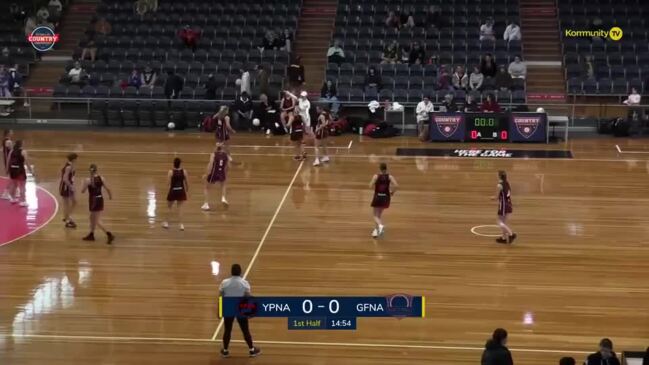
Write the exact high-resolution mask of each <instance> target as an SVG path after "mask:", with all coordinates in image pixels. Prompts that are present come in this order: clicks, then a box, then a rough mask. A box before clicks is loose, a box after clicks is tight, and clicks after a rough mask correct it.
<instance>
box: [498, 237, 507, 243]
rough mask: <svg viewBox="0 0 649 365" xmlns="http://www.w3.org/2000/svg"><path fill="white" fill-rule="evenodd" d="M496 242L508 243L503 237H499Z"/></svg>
mask: <svg viewBox="0 0 649 365" xmlns="http://www.w3.org/2000/svg"><path fill="white" fill-rule="evenodd" d="M496 242H498V243H507V240H506V239H504V238H502V237H498V238H496Z"/></svg>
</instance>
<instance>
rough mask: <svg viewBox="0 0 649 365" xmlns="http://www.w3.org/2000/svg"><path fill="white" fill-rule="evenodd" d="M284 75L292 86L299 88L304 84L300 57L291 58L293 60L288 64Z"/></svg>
mask: <svg viewBox="0 0 649 365" xmlns="http://www.w3.org/2000/svg"><path fill="white" fill-rule="evenodd" d="M286 75H287V76H288V81H289V84H290V85H291V87H292V88H299V87H301V86H302V85H304V83H305V82H306V80H305V79H304V66H303V65H302V57H300V56H296V57H295V58H294V59H293V62H291V64H290V65H289V66H288V70H287V72H286Z"/></svg>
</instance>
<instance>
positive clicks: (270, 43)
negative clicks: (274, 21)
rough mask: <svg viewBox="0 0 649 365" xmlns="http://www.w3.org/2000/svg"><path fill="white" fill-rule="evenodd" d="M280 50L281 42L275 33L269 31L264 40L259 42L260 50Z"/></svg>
mask: <svg viewBox="0 0 649 365" xmlns="http://www.w3.org/2000/svg"><path fill="white" fill-rule="evenodd" d="M280 48H282V41H281V40H280V39H279V38H278V37H277V35H276V34H275V32H273V31H271V30H269V31H267V32H266V34H264V39H263V40H262V41H261V46H260V47H259V49H260V50H264V51H269V50H273V49H275V50H277V49H280Z"/></svg>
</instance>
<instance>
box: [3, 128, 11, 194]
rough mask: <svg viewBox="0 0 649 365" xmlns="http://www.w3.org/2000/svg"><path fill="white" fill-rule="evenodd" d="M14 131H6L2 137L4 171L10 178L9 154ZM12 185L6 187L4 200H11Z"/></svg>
mask: <svg viewBox="0 0 649 365" xmlns="http://www.w3.org/2000/svg"><path fill="white" fill-rule="evenodd" d="M13 135H14V131H12V130H11V129H5V130H4V133H3V135H2V171H3V172H4V173H5V174H6V175H7V177H8V176H9V153H10V152H11V149H12V148H13V141H12V140H11V138H13ZM10 186H11V184H7V186H5V189H4V191H3V192H2V199H5V200H9V199H10V198H11V196H10V195H9V187H10Z"/></svg>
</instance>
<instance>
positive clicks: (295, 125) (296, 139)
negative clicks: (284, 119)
mask: <svg viewBox="0 0 649 365" xmlns="http://www.w3.org/2000/svg"><path fill="white" fill-rule="evenodd" d="M288 128H289V136H290V137H289V138H290V139H291V143H293V148H294V149H295V156H294V157H293V159H294V160H296V161H302V160H304V158H305V157H304V156H305V154H304V144H303V143H302V138H304V123H302V117H300V116H299V115H294V116H293V119H291V120H289V122H288Z"/></svg>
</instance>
